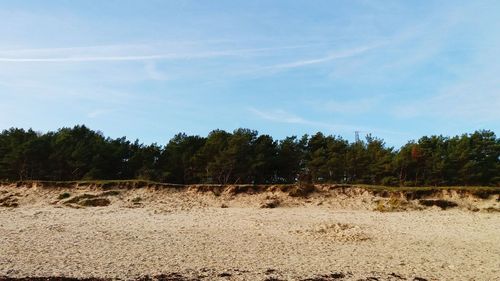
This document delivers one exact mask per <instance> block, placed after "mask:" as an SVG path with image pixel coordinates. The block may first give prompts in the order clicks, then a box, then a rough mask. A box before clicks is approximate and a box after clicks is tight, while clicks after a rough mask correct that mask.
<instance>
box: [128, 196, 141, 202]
mask: <svg viewBox="0 0 500 281" xmlns="http://www.w3.org/2000/svg"><path fill="white" fill-rule="evenodd" d="M130 201H131V202H132V203H140V202H141V201H142V198H141V197H135V198H134V199H132V200H130Z"/></svg>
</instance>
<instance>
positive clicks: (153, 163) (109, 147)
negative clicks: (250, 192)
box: [0, 125, 500, 186]
mask: <svg viewBox="0 0 500 281" xmlns="http://www.w3.org/2000/svg"><path fill="white" fill-rule="evenodd" d="M301 178H307V179H308V180H310V181H312V182H315V183H364V184H382V185H394V186H397V185H401V186H403V185H406V186H413V185H432V186H440V185H499V184H500V139H499V138H497V137H496V135H495V133H494V132H492V131H488V130H480V131H476V132H473V133H471V134H463V135H461V136H454V137H445V136H430V137H428V136H424V137H422V138H420V139H419V140H417V141H409V142H408V143H406V144H405V145H403V146H402V147H401V148H399V149H394V148H393V147H388V146H387V145H386V144H385V143H384V141H383V140H382V139H379V138H376V137H373V136H371V135H367V136H366V138H365V139H364V140H360V141H355V142H349V141H347V140H345V139H343V138H342V137H340V136H332V135H328V136H326V135H324V134H322V133H320V132H318V133H316V134H314V135H312V136H308V135H304V136H302V137H296V136H291V137H286V138H284V139H282V140H274V139H273V138H272V137H271V136H269V135H259V134H258V132H257V131H254V130H249V129H237V130H235V131H233V132H232V133H231V132H226V131H223V130H214V131H212V132H210V133H209V134H208V136H207V137H201V136H189V135H186V134H184V133H179V134H177V135H175V136H174V137H173V138H172V139H171V140H170V141H169V142H168V143H167V144H165V145H163V146H162V145H157V144H151V145H144V144H142V143H139V141H138V140H135V141H133V142H131V141H129V140H127V139H126V138H125V137H122V138H117V139H111V138H108V137H105V136H104V135H103V134H102V133H100V132H98V131H93V130H91V129H89V128H87V127H86V126H83V125H80V126H75V127H73V128H62V129H59V130H58V131H56V132H48V133H37V132H35V131H33V130H31V129H29V130H24V129H18V128H11V129H8V130H4V131H2V133H1V134H0V179H1V180H8V181H15V180H57V181H61V180H91V179H147V180H155V181H161V182H170V183H180V184H190V183H218V184H234V183H254V184H272V183H293V182H296V181H298V180H299V179H301Z"/></svg>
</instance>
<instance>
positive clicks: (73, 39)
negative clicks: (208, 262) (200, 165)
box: [0, 0, 500, 147]
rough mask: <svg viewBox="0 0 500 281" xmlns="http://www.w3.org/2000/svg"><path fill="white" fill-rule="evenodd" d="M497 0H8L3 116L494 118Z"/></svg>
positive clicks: (1, 38)
mask: <svg viewBox="0 0 500 281" xmlns="http://www.w3.org/2000/svg"><path fill="white" fill-rule="evenodd" d="M499 14H500V1H459V0H457V1H455V0H453V1H452V0H443V1H410V0H408V1H406V0H405V1H390V0H384V1H368V0H366V1H356V0H349V1H333V0H326V1H310V0H304V1H302V0H286V1H285V0H282V1H279V0H276V1H269V0H262V1H237V0H228V1H224V0H220V1H201V0H200V1H181V0H179V1H156V0H147V1H146V0H144V1H143V0H137V1H127V0H119V1H118V0H107V1H101V0H97V1H96V0H67V1H62V0H52V1H41V0H39V1H30V0H24V1H17V0H12V1H7V0H0V18H1V19H2V24H1V25H0V129H7V128H10V127H21V128H33V129H35V130H36V131H40V132H46V131H49V130H52V131H53V130H57V129H58V128H60V127H68V126H74V125H76V124H85V125H87V126H89V127H90V128H92V129H94V130H100V131H102V132H103V133H104V135H106V136H111V137H121V136H127V137H128V138H129V139H136V138H138V139H139V140H140V141H142V142H144V143H147V144H149V143H153V142H156V143H158V144H165V143H167V142H168V140H169V139H170V138H171V137H172V136H174V135H175V134H176V133H179V132H185V133H187V134H197V135H202V136H205V135H207V134H208V133H209V132H210V131H212V130H213V129H224V130H227V131H232V130H234V129H236V128H240V127H243V128H250V129H255V130H258V131H259V133H261V134H269V135H271V136H273V137H275V138H277V139H281V138H284V137H285V136H291V135H299V136H300V135H303V134H314V133H315V132H318V131H321V132H323V133H324V134H328V135H329V134H332V135H339V136H342V137H343V138H345V139H348V140H352V139H353V138H354V135H355V131H359V132H360V135H366V134H369V133H371V134H372V135H374V136H376V137H379V138H382V139H384V140H385V141H386V143H387V144H388V145H389V146H395V147H399V146H401V145H403V144H404V143H406V142H407V141H408V140H413V139H418V138H420V137H421V136H424V135H435V134H437V135H439V134H442V135H446V136H450V135H451V136H453V135H457V134H462V133H470V132H473V131H475V130H479V129H489V130H493V131H494V132H496V133H499V131H500V130H499V129H500V16H498V15H499Z"/></svg>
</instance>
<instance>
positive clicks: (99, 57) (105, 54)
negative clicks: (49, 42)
mask: <svg viewBox="0 0 500 281" xmlns="http://www.w3.org/2000/svg"><path fill="white" fill-rule="evenodd" d="M308 46H310V45H308V44H301V45H290V46H280V47H264V48H240V49H238V48H236V49H226V50H222V51H204V50H188V51H179V50H176V51H171V52H166V53H152V52H151V51H149V54H142V53H144V50H136V51H135V52H136V54H122V53H123V50H120V48H126V47H134V45H126V46H122V47H121V46H119V45H112V46H89V47H74V48H42V49H25V50H7V51H0V56H1V57H0V62H5V63H8V62H11V63H24V62H35V63H36V62H42V63H44V62H45V63H50V62H54V63H58V62H116V61H153V60H179V59H184V60H186V59H204V58H217V57H224V56H248V55H255V54H259V53H265V52H272V51H279V50H286V49H298V48H306V47H308ZM136 47H137V46H136ZM126 49H128V48H126ZM143 49H144V48H143ZM153 52H155V51H154V50H153ZM61 53H62V54H63V55H60V54H61ZM115 53H119V54H115ZM137 53H139V54H137ZM57 54H59V56H57ZM6 55H7V56H6ZM26 55H28V56H26Z"/></svg>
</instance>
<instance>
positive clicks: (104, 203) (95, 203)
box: [78, 198, 111, 207]
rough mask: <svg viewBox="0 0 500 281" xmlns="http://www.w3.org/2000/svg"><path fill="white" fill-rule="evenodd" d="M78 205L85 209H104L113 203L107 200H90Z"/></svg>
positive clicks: (80, 202)
mask: <svg viewBox="0 0 500 281" xmlns="http://www.w3.org/2000/svg"><path fill="white" fill-rule="evenodd" d="M78 204H79V205H81V206H85V207H104V206H108V205H109V204H111V201H109V199H107V198H90V199H84V200H82V201H79V202H78Z"/></svg>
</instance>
